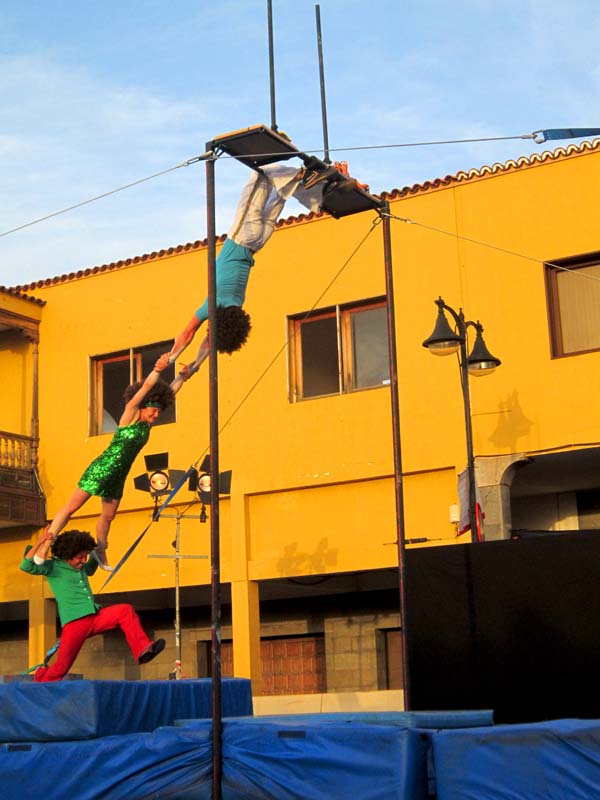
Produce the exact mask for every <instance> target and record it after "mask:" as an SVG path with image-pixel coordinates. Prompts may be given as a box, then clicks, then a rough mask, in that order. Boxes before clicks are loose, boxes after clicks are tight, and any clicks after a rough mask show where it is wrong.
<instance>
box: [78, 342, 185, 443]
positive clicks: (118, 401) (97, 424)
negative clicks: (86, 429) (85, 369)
mask: <svg viewBox="0 0 600 800" xmlns="http://www.w3.org/2000/svg"><path fill="white" fill-rule="evenodd" d="M172 347H173V340H172V339H171V340H170V341H167V342H158V343H157V344H150V345H147V346H145V347H132V348H131V349H129V350H120V351H119V352H116V353H109V354H107V355H102V356H96V357H95V358H93V359H92V373H91V378H92V431H91V433H92V435H98V434H101V433H112V432H113V431H114V430H115V429H116V427H117V425H118V422H119V419H120V417H121V414H122V413H123V409H124V407H125V403H124V401H123V392H124V391H125V389H126V388H127V387H128V386H129V384H131V383H135V382H136V381H141V380H143V379H144V378H145V377H146V376H147V375H148V374H149V373H150V372H151V371H152V367H153V366H154V364H155V362H156V360H157V358H158V357H159V356H160V355H162V354H163V353H167V352H168V351H169V350H170V349H171V348H172ZM174 377H175V366H174V365H171V366H169V367H168V368H167V369H166V370H164V371H163V372H162V373H161V378H162V380H164V381H166V382H167V383H170V382H171V381H172V380H173V378H174ZM169 422H175V405H172V406H171V407H170V408H168V409H167V410H166V411H163V412H162V413H161V414H160V416H159V418H158V421H157V422H156V423H155V424H156V425H166V424H167V423H169Z"/></svg>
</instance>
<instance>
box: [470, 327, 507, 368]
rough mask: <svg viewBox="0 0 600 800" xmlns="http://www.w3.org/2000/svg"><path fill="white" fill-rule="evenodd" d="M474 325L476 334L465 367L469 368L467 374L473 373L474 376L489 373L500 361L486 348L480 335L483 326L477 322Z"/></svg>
mask: <svg viewBox="0 0 600 800" xmlns="http://www.w3.org/2000/svg"><path fill="white" fill-rule="evenodd" d="M475 327H476V329H477V334H476V336H475V342H474V343H473V349H472V350H471V355H470V356H469V357H468V359H467V369H468V370H469V375H473V376H474V377H481V376H482V375H491V374H492V372H493V371H494V370H495V369H496V367H499V366H500V364H501V363H502V362H501V361H500V359H499V358H496V356H493V355H492V354H491V353H490V351H489V350H488V349H487V346H486V344H485V342H484V341H483V336H482V332H483V327H482V326H481V325H480V324H479V322H478V323H477V325H476V326H475Z"/></svg>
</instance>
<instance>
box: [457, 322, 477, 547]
mask: <svg viewBox="0 0 600 800" xmlns="http://www.w3.org/2000/svg"><path fill="white" fill-rule="evenodd" d="M459 319H460V326H459V327H460V334H461V336H462V341H461V343H460V382H461V384H462V386H461V388H462V395H463V407H464V414H465V432H466V435H467V475H468V478H469V523H470V525H471V541H472V542H479V541H481V533H480V528H479V523H478V520H477V511H476V506H477V485H476V481H475V457H474V455H473V426H472V424H471V393H470V391H469V363H468V360H467V326H466V324H465V318H464V315H463V313H462V310H461V312H460V314H459Z"/></svg>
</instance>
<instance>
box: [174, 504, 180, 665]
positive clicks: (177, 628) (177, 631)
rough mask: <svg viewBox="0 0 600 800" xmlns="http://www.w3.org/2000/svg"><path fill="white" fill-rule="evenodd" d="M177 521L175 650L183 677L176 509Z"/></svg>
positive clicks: (177, 530)
mask: <svg viewBox="0 0 600 800" xmlns="http://www.w3.org/2000/svg"><path fill="white" fill-rule="evenodd" d="M176 511H177V515H176V521H175V650H176V652H177V662H176V664H175V678H176V679H177V680H179V679H180V678H181V606H180V604H179V545H180V526H181V522H180V514H179V509H176Z"/></svg>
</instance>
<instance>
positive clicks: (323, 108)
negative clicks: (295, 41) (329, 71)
mask: <svg viewBox="0 0 600 800" xmlns="http://www.w3.org/2000/svg"><path fill="white" fill-rule="evenodd" d="M315 14H316V17H317V50H318V52H319V79H320V84H321V116H322V118H323V150H324V151H325V154H324V156H323V161H324V162H325V163H326V164H331V159H330V158H329V134H328V132H327V100H326V99H325V69H324V67H323V39H322V37H321V7H320V6H318V5H317V6H315Z"/></svg>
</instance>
